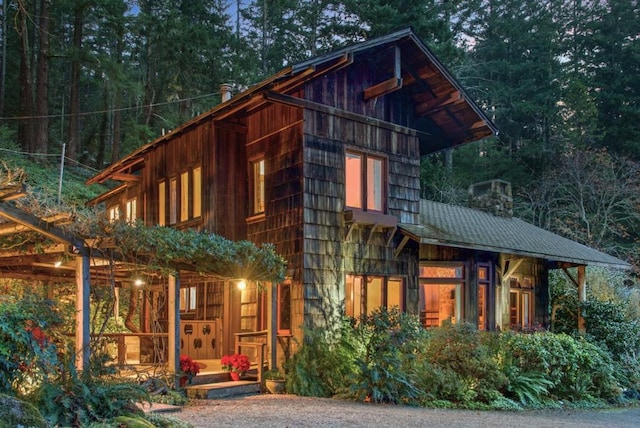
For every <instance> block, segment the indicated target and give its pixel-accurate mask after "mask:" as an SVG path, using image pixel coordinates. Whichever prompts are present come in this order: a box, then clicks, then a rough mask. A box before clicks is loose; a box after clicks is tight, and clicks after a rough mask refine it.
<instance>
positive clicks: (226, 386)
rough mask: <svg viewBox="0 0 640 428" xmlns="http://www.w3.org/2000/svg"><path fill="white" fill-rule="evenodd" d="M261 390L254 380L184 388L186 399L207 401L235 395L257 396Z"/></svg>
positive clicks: (258, 383)
mask: <svg viewBox="0 0 640 428" xmlns="http://www.w3.org/2000/svg"><path fill="white" fill-rule="evenodd" d="M261 390H262V388H261V385H260V382H257V381H254V380H239V381H235V382H234V381H229V382H215V383H206V384H196V385H193V384H192V385H189V386H186V387H185V391H186V393H187V397H189V398H202V399H209V400H210V399H215V398H224V397H233V396H237V395H249V394H259V393H260V392H261Z"/></svg>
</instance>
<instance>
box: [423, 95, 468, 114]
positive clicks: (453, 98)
mask: <svg viewBox="0 0 640 428" xmlns="http://www.w3.org/2000/svg"><path fill="white" fill-rule="evenodd" d="M462 103H464V98H462V96H461V95H460V91H454V92H452V93H450V94H449V96H448V97H446V98H435V99H433V100H431V101H425V102H423V103H420V104H418V105H417V106H416V114H417V115H418V116H422V115H425V114H432V113H435V112H437V111H439V110H442V109H444V108H446V107H450V106H453V105H456V104H462Z"/></svg>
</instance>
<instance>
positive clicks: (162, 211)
mask: <svg viewBox="0 0 640 428" xmlns="http://www.w3.org/2000/svg"><path fill="white" fill-rule="evenodd" d="M166 186H167V183H166V182H164V181H162V182H160V183H158V225H160V226H164V225H165V224H166V223H167V207H166V203H167V195H166V193H167V187H166Z"/></svg>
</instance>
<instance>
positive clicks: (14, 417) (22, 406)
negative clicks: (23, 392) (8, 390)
mask: <svg viewBox="0 0 640 428" xmlns="http://www.w3.org/2000/svg"><path fill="white" fill-rule="evenodd" d="M0 426H3V427H4V426H6V427H31V428H39V427H46V426H47V424H46V421H45V420H44V418H43V417H42V415H41V414H40V412H39V411H38V409H37V408H36V407H34V406H33V405H32V404H31V403H28V402H26V401H22V400H20V399H18V398H15V397H11V396H9V395H5V394H2V393H0Z"/></svg>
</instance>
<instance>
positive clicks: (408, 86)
mask: <svg viewBox="0 0 640 428" xmlns="http://www.w3.org/2000/svg"><path fill="white" fill-rule="evenodd" d="M354 57H355V58H356V60H357V61H367V62H368V63H371V64H370V65H371V67H374V66H375V68H376V69H378V70H383V72H382V74H383V75H385V76H387V75H388V77H389V80H388V81H382V82H374V83H372V86H371V87H369V88H365V92H367V91H369V92H368V94H367V95H364V96H365V98H367V97H370V98H369V99H373V98H376V97H378V96H383V95H385V94H388V93H391V92H395V91H402V94H403V98H402V101H403V102H404V100H405V98H407V102H410V103H411V104H413V105H414V107H415V110H414V112H413V113H414V115H415V120H414V122H415V123H413V124H412V125H411V129H415V130H416V131H417V132H418V135H419V137H420V150H421V154H422V155H425V154H428V153H433V152H437V151H440V150H443V149H446V148H449V147H454V146H458V145H461V144H467V143H470V142H473V141H477V140H479V139H482V138H484V137H488V136H490V135H493V134H497V132H498V131H497V129H496V127H495V126H494V125H493V124H492V123H491V121H490V119H489V118H488V117H487V116H486V115H485V114H484V113H483V112H482V110H481V109H480V107H479V106H478V105H477V104H476V103H475V102H474V101H473V100H472V99H471V97H470V96H469V95H468V94H467V93H466V91H465V90H464V88H463V87H462V85H460V83H458V81H457V80H456V79H455V78H454V77H453V76H452V75H451V74H450V73H449V72H448V71H447V69H446V68H445V67H444V66H443V65H442V63H440V61H439V60H438V59H437V58H436V57H435V55H434V54H433V52H431V51H430V50H429V48H427V46H426V45H425V44H424V43H423V42H422V41H421V40H420V39H419V38H418V37H417V36H416V35H415V34H414V33H413V31H412V30H411V29H410V28H406V29H403V30H400V31H396V32H394V33H391V34H388V35H386V36H382V37H378V38H375V39H371V40H367V41H365V42H362V43H358V44H355V45H351V46H347V47H345V48H342V49H340V50H337V51H334V52H331V53H328V54H325V55H321V56H318V57H315V58H312V59H310V60H308V61H304V62H302V63H300V64H297V65H295V66H292V67H289V68H286V69H284V70H282V71H281V72H279V73H276V74H274V75H273V76H270V77H269V78H267V79H265V80H264V81H262V82H260V83H258V84H257V85H255V86H252V87H251V88H249V89H248V90H246V91H244V92H241V93H239V94H237V95H236V96H234V97H233V98H231V99H230V100H228V101H226V102H223V103H222V104H219V105H218V106H216V107H214V108H213V109H211V110H209V111H208V112H206V113H203V114H201V115H200V116H198V117H196V118H194V119H191V120H190V121H188V122H186V123H184V124H183V125H181V126H179V127H178V128H177V129H175V130H173V131H172V132H170V133H168V134H166V135H164V136H162V137H160V138H158V139H156V140H155V141H153V142H151V143H148V144H146V145H144V146H142V147H140V148H139V149H138V150H136V151H135V152H133V153H132V154H130V155H128V156H126V157H125V158H123V159H121V160H119V161H118V162H116V163H114V164H112V165H111V166H110V167H108V168H106V169H105V170H103V171H102V172H100V173H99V174H98V175H96V176H95V177H93V178H91V179H89V180H88V181H87V184H91V183H97V182H104V181H105V180H107V179H109V178H115V179H117V176H118V174H119V173H123V174H132V173H134V172H135V171H136V170H137V169H140V168H141V167H142V166H143V161H144V156H145V154H146V153H147V152H148V151H150V150H154V149H155V147H156V146H158V145H160V144H164V143H166V142H167V141H170V140H171V139H173V138H174V136H176V135H178V134H179V133H181V132H184V131H185V130H187V129H189V128H190V127H193V126H195V125H197V124H198V123H200V122H202V121H204V120H209V119H215V120H224V119H228V118H229V117H231V115H234V114H236V113H238V112H242V111H243V110H244V109H249V108H252V109H253V108H256V106H259V105H261V104H263V103H266V102H270V101H273V100H274V97H273V95H270V94H273V93H276V94H277V93H279V94H283V95H289V94H293V93H295V92H296V91H298V90H299V89H300V87H301V86H302V85H303V84H305V83H307V82H309V81H311V80H313V79H316V78H318V77H321V76H324V75H325V74H327V73H328V72H330V71H334V70H337V69H340V68H343V67H349V66H351V65H352V64H353V62H354ZM290 98H291V97H290ZM312 104H314V103H308V104H305V106H308V105H312ZM362 117H363V118H364V119H366V116H363V115H362ZM407 129H409V128H407Z"/></svg>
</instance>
